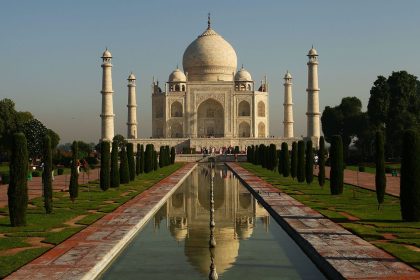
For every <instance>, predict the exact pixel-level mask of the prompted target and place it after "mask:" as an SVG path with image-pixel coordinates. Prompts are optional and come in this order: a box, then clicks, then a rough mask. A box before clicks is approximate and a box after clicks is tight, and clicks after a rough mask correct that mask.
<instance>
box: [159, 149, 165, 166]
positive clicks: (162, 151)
mask: <svg viewBox="0 0 420 280" xmlns="http://www.w3.org/2000/svg"><path fill="white" fill-rule="evenodd" d="M164 161H165V147H164V146H160V148H159V167H160V168H162V167H164V166H165V162H164Z"/></svg>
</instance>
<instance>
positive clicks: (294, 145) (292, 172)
mask: <svg viewBox="0 0 420 280" xmlns="http://www.w3.org/2000/svg"><path fill="white" fill-rule="evenodd" d="M297 158H298V150H297V143H296V142H293V143H292V159H291V161H290V175H291V176H292V178H293V179H295V177H296V176H297V166H298V159H297Z"/></svg>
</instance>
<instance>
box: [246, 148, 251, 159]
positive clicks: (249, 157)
mask: <svg viewBox="0 0 420 280" xmlns="http://www.w3.org/2000/svg"><path fill="white" fill-rule="evenodd" d="M251 153H252V151H251V146H248V147H247V148H246V161H247V162H251Z"/></svg>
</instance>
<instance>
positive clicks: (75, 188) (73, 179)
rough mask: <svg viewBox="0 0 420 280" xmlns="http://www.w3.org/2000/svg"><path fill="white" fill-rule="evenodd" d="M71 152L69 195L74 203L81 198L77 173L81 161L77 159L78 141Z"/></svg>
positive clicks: (72, 146)
mask: <svg viewBox="0 0 420 280" xmlns="http://www.w3.org/2000/svg"><path fill="white" fill-rule="evenodd" d="M71 152H72V160H71V171H70V186H69V193H70V199H71V201H73V202H74V200H75V199H76V198H77V197H78V196H79V173H78V172H77V165H78V164H79V159H78V157H77V155H78V153H79V144H78V142H77V141H73V144H72V145H71Z"/></svg>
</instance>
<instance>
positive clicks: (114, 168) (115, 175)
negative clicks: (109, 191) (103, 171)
mask: <svg viewBox="0 0 420 280" xmlns="http://www.w3.org/2000/svg"><path fill="white" fill-rule="evenodd" d="M119 186H120V172H119V171H118V143H117V141H115V140H114V141H113V142H112V152H111V188H118V187H119Z"/></svg>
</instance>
